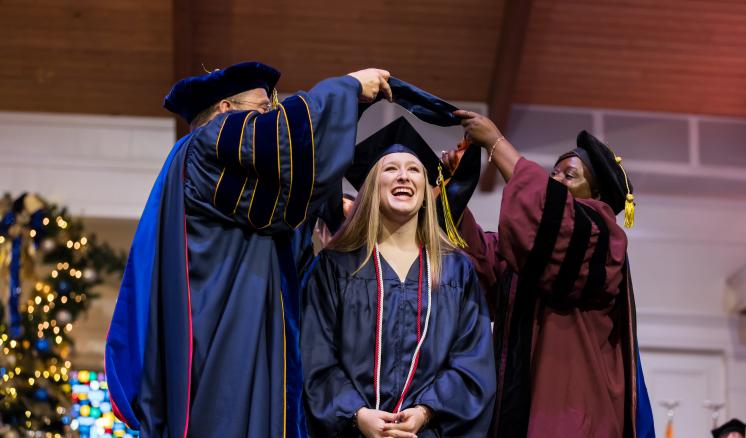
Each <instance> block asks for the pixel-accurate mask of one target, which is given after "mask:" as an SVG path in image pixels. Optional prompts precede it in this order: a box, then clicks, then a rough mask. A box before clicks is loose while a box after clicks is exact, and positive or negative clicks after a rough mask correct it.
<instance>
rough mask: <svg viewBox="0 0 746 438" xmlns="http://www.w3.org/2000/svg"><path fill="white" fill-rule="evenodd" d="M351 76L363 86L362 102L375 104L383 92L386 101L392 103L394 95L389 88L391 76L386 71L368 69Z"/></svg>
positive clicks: (361, 92) (350, 74)
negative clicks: (379, 94)
mask: <svg viewBox="0 0 746 438" xmlns="http://www.w3.org/2000/svg"><path fill="white" fill-rule="evenodd" d="M348 75H349V76H352V77H353V78H355V79H357V80H358V81H359V82H360V85H362V90H361V91H360V102H373V101H374V100H376V97H378V93H379V92H383V94H384V96H386V99H387V100H388V101H389V102H391V101H392V100H393V94H392V93H391V87H390V86H389V82H388V80H389V77H390V76H391V74H390V73H389V72H388V71H386V70H381V69H378V68H366V69H365V70H360V71H356V72H354V73H349V74H348Z"/></svg>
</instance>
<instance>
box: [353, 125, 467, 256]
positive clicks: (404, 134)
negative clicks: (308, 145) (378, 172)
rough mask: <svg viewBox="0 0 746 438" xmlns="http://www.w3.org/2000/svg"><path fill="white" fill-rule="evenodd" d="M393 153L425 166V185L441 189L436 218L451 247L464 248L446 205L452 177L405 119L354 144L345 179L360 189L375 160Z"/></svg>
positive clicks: (448, 207)
mask: <svg viewBox="0 0 746 438" xmlns="http://www.w3.org/2000/svg"><path fill="white" fill-rule="evenodd" d="M396 152H406V153H410V154H412V155H414V156H416V157H417V158H418V159H419V160H420V162H422V164H423V165H424V166H425V172H426V173H427V182H428V183H429V184H430V185H431V186H436V185H438V186H440V202H439V205H438V210H439V216H441V218H439V221H440V222H441V226H442V227H443V229H444V231H445V232H446V234H447V236H448V239H449V240H450V241H451V242H452V243H453V244H454V245H456V246H459V247H462V248H463V247H465V246H466V242H465V241H464V240H463V239H462V238H461V236H460V235H459V234H458V230H457V228H456V226H455V224H454V222H453V216H452V214H451V210H450V206H449V204H448V195H447V193H446V185H445V181H446V180H447V179H448V178H450V177H451V174H450V172H449V171H448V169H447V168H446V167H445V166H444V165H443V163H441V161H440V159H439V158H438V156H437V155H436V154H435V152H433V150H432V149H431V148H430V146H429V145H428V144H427V142H425V140H424V139H423V138H422V136H421V135H420V134H419V133H418V132H417V130H416V129H415V128H414V127H413V126H412V125H411V124H410V123H409V122H408V121H407V119H405V118H404V117H399V118H398V119H396V120H394V121H393V122H391V123H389V124H388V125H386V126H384V127H383V128H381V129H380V130H378V131H377V132H375V133H374V134H373V135H371V136H370V137H368V138H366V139H365V140H363V141H361V142H360V143H358V144H357V146H356V147H355V157H354V159H353V162H352V166H350V168H349V169H348V170H347V173H346V174H345V177H346V178H347V180H348V181H349V182H350V184H352V185H353V187H355V188H356V189H358V190H360V187H362V185H363V183H364V182H365V178H366V177H367V176H368V173H369V172H370V170H371V169H372V168H373V166H374V165H375V164H376V163H377V162H378V160H380V159H381V158H382V157H383V156H385V155H388V154H393V153H396Z"/></svg>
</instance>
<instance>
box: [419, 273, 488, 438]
mask: <svg viewBox="0 0 746 438" xmlns="http://www.w3.org/2000/svg"><path fill="white" fill-rule="evenodd" d="M457 325H458V333H459V334H458V336H457V338H456V339H455V340H454V341H453V343H452V344H451V347H450V351H449V360H448V363H447V365H446V366H444V367H443V368H441V369H440V370H438V373H437V375H436V377H435V379H434V380H433V381H432V383H430V385H429V386H428V387H427V388H425V390H424V391H422V392H421V393H420V394H419V396H418V397H417V399H416V401H415V403H413V405H425V406H428V407H429V408H430V409H432V410H433V413H434V414H435V416H434V419H433V422H434V423H435V424H434V425H431V427H434V428H436V429H437V430H439V432H440V433H439V436H449V437H451V436H452V437H457V436H458V437H479V436H485V435H486V434H487V430H488V429H489V426H490V420H491V418H492V412H493V406H494V402H495V393H496V391H497V376H496V372H495V359H494V358H495V356H494V353H493V348H492V334H491V330H490V317H489V312H488V310H487V305H486V303H485V300H484V296H483V294H482V292H481V289H480V286H479V280H478V279H477V275H476V272H475V271H474V269H473V267H471V265H470V264H469V269H468V277H467V278H466V281H465V283H464V292H463V296H462V301H461V309H460V311H459V312H458V320H457ZM410 407H411V406H410Z"/></svg>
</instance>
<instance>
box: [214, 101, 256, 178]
mask: <svg viewBox="0 0 746 438" xmlns="http://www.w3.org/2000/svg"><path fill="white" fill-rule="evenodd" d="M250 115H251V111H241V112H236V113H232V114H231V115H229V116H228V117H226V118H225V122H224V123H223V127H222V129H221V130H220V136H219V137H218V144H217V146H216V153H217V155H218V160H219V161H220V162H222V163H223V164H225V165H226V166H234V167H236V166H243V163H242V162H241V161H243V160H245V159H246V157H241V155H240V154H241V152H240V151H241V143H242V140H243V137H244V128H245V126H246V121H247V120H248V119H249V117H250Z"/></svg>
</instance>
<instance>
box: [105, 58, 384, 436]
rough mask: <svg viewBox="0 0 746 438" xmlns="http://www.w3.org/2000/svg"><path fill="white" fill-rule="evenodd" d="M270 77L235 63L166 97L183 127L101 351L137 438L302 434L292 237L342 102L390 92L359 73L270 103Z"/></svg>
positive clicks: (345, 157)
mask: <svg viewBox="0 0 746 438" xmlns="http://www.w3.org/2000/svg"><path fill="white" fill-rule="evenodd" d="M279 76H280V73H279V72H278V71H277V70H275V69H273V68H271V67H269V66H267V65H264V64H261V63H258V62H245V63H241V64H237V65H234V66H231V67H228V68H226V69H224V70H216V71H213V72H211V73H208V74H205V75H202V76H196V77H190V78H187V79H183V80H181V81H179V82H177V83H176V84H175V85H174V87H173V89H172V90H171V92H170V93H169V94H168V96H166V99H165V102H164V106H165V107H166V108H167V109H168V110H170V111H172V112H174V113H177V114H179V115H180V116H182V117H183V118H184V119H185V120H186V121H187V122H188V123H189V124H190V127H191V132H190V133H189V134H188V135H187V136H185V137H183V138H182V139H180V140H179V141H178V142H177V143H176V145H175V146H174V147H173V149H172V151H171V153H170V154H169V156H168V158H167V159H166V162H165V164H164V166H163V169H162V170H161V173H160V175H159V176H158V179H157V180H156V182H155V185H154V187H153V189H152V191H151V193H150V197H149V199H148V201H147V205H146V206H145V210H144V212H143V215H142V217H141V219H140V223H139V225H138V229H137V232H136V234H135V238H134V241H133V244H132V248H131V250H130V255H129V260H128V263H127V269H126V271H125V275H124V279H123V280H122V286H121V291H120V295H119V299H118V301H117V305H116V309H115V311H114V316H113V319H112V322H111V326H110V330H109V334H108V337H107V343H106V372H107V375H108V379H109V391H110V393H111V400H112V404H113V408H114V411H115V413H116V414H117V416H118V417H119V418H121V419H122V420H124V421H125V422H126V423H127V424H128V425H129V426H130V427H132V428H134V429H140V431H141V434H142V436H144V437H151V436H155V437H179V438H181V437H187V436H194V437H286V436H288V437H302V436H305V435H306V430H305V420H304V418H303V412H302V404H301V390H302V374H301V367H300V355H299V350H298V306H299V294H298V288H297V275H296V265H295V260H294V256H293V253H294V246H293V234H294V232H295V230H297V229H298V228H299V227H300V226H302V225H303V224H304V223H305V222H306V221H309V222H310V223H313V222H314V221H315V218H316V216H317V214H318V211H319V209H320V208H321V206H322V205H323V204H325V203H326V202H327V201H328V199H329V197H330V196H338V195H339V187H340V186H339V184H340V181H341V178H342V175H343V174H344V172H345V170H346V169H347V167H348V165H349V164H350V162H351V161H352V157H353V149H354V145H355V136H356V127H357V120H358V103H359V102H360V101H362V102H371V101H373V100H374V99H375V98H376V96H377V95H378V94H379V92H382V94H385V95H386V96H387V97H388V98H389V99H391V89H390V87H389V85H388V83H387V80H388V79H389V73H388V72H386V71H384V70H378V69H367V70H362V71H359V72H355V73H350V74H349V75H346V76H342V77H338V78H332V79H327V80H324V81H322V82H320V83H319V84H317V85H316V86H315V87H314V88H312V89H311V90H310V91H309V92H307V93H305V92H301V93H298V94H296V95H293V96H291V97H288V98H287V99H285V100H284V101H283V102H282V103H277V102H276V99H270V97H272V96H274V94H272V91H273V90H274V87H275V84H276V83H277V80H278V79H279ZM273 100H275V103H274V104H273Z"/></svg>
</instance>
